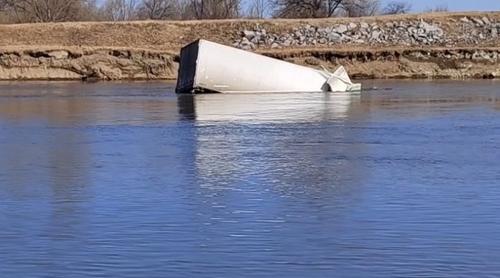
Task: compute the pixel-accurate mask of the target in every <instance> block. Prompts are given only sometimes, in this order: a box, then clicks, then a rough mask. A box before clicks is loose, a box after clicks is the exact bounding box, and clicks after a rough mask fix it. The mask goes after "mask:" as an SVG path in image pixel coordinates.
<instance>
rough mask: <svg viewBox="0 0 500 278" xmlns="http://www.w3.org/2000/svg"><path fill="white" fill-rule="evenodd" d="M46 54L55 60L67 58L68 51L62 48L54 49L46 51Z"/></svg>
mask: <svg viewBox="0 0 500 278" xmlns="http://www.w3.org/2000/svg"><path fill="white" fill-rule="evenodd" d="M47 55H49V57H52V58H54V59H57V60H59V59H67V58H68V57H69V52H68V51H64V50H56V51H50V52H49V53H47Z"/></svg>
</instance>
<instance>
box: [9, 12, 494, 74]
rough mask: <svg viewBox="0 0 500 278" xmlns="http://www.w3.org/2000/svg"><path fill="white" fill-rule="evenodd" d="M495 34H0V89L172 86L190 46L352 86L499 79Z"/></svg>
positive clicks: (351, 26) (236, 23)
mask: <svg viewBox="0 0 500 278" xmlns="http://www.w3.org/2000/svg"><path fill="white" fill-rule="evenodd" d="M499 34H500V12H492V13H437V14H417V15H397V16H380V17H367V18H329V19H307V20H283V19H280V20H221V21H182V22H181V21H176V22H173V21H147V22H121V23H115V22H113V23H109V22H78V23H48V24H18V25H0V80H77V79H84V80H85V79H98V80H120V79H131V80H140V79H175V78H176V75H177V68H178V64H177V61H178V56H177V55H178V53H179V50H180V48H181V47H182V46H183V45H185V44H187V43H189V42H191V41H193V40H195V39H198V38H204V39H208V40H212V41H216V42H219V43H223V44H226V45H232V46H235V47H239V48H242V49H247V50H249V51H256V52H259V53H262V54H265V55H268V56H272V57H275V58H279V59H283V60H287V61H291V62H294V63H298V64H303V65H307V66H312V67H321V66H324V67H327V68H330V69H334V68H335V67H336V66H338V65H340V64H342V65H344V66H346V68H347V69H348V71H349V73H350V74H351V75H352V76H354V77H356V78H450V79H463V78H500V66H499V64H500V63H499V58H500V46H499V45H500V38H499ZM242 66H244V65H242Z"/></svg>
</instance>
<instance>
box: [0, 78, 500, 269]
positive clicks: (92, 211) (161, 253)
mask: <svg viewBox="0 0 500 278" xmlns="http://www.w3.org/2000/svg"><path fill="white" fill-rule="evenodd" d="M174 85H175V84H172V83H168V82H149V83H148V82H134V83H127V82H122V83H87V84H85V83H77V82H57V83H46V82H27V83H0V273H1V274H0V276H1V277H125V278H126V277H276V276H283V277H471V276H472V277H498V276H500V264H499V262H498V257H499V256H500V236H499V231H500V217H499V215H500V83H499V82H498V81H496V82H495V81H434V82H431V81H365V82H364V85H365V87H377V88H378V90H370V91H366V92H363V93H362V94H360V95H347V94H334V93H325V94H322V93H321V94H318V93H316V94H311V93H294V94H257V95H245V94H242V95H198V96H195V97H190V96H182V97H177V96H176V95H175V94H174V93H173V90H174Z"/></svg>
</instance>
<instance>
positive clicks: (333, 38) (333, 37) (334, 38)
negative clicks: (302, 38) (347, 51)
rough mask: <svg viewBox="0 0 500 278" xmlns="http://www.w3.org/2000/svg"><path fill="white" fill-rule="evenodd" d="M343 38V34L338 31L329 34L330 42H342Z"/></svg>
mask: <svg viewBox="0 0 500 278" xmlns="http://www.w3.org/2000/svg"><path fill="white" fill-rule="evenodd" d="M341 40H342V36H341V35H339V34H337V33H331V34H329V35H328V41H330V42H340V41H341Z"/></svg>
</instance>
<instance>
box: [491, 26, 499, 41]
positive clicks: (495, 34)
mask: <svg viewBox="0 0 500 278" xmlns="http://www.w3.org/2000/svg"><path fill="white" fill-rule="evenodd" d="M491 37H492V38H494V39H496V38H498V30H497V28H493V29H491Z"/></svg>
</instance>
